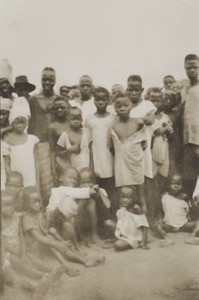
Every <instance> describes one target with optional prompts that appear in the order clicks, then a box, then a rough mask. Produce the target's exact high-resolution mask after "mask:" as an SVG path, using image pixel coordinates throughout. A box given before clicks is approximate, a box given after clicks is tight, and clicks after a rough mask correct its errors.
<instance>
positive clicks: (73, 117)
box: [57, 107, 90, 171]
mask: <svg viewBox="0 0 199 300" xmlns="http://www.w3.org/2000/svg"><path fill="white" fill-rule="evenodd" d="M68 118H69V128H68V129H67V130H66V131H64V132H63V133H62V134H61V136H60V138H59V139H58V142H57V145H58V147H57V149H58V155H59V156H60V157H64V156H65V157H67V156H69V159H70V163H71V166H72V167H74V168H75V169H77V170H78V171H79V170H81V169H82V168H85V167H89V165H90V150H89V144H90V135H89V131H88V129H87V128H84V127H83V128H82V112H81V110H80V109H79V108H78V107H71V108H70V110H69V117H68Z"/></svg>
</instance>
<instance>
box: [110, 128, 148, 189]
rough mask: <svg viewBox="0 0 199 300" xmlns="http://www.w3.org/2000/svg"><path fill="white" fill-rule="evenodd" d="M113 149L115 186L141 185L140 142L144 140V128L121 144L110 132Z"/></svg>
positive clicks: (141, 151) (142, 175)
mask: <svg viewBox="0 0 199 300" xmlns="http://www.w3.org/2000/svg"><path fill="white" fill-rule="evenodd" d="M111 135H112V140H113V145H114V149H115V185H116V186H117V187H119V186H125V185H141V184H143V183H144V168H143V159H144V152H143V149H142V145H141V142H142V141H145V140H146V135H145V131H144V127H143V128H142V129H140V130H139V131H137V132H136V133H134V134H133V135H131V136H130V137H129V138H128V139H127V140H126V141H125V142H123V143H121V141H120V139H119V137H118V136H117V134H116V132H115V131H114V130H113V129H112V130H111Z"/></svg>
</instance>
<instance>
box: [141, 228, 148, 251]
mask: <svg viewBox="0 0 199 300" xmlns="http://www.w3.org/2000/svg"><path fill="white" fill-rule="evenodd" d="M140 228H141V230H142V241H141V243H140V248H142V249H144V250H147V249H150V248H149V246H148V245H147V242H148V228H147V227H145V226H141V227H140Z"/></svg>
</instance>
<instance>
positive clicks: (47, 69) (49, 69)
mask: <svg viewBox="0 0 199 300" xmlns="http://www.w3.org/2000/svg"><path fill="white" fill-rule="evenodd" d="M43 71H51V72H54V73H55V69H53V68H51V67H45V68H43Z"/></svg>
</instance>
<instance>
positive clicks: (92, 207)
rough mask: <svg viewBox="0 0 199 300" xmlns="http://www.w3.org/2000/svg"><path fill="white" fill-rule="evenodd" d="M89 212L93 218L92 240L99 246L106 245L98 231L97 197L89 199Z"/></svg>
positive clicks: (91, 218)
mask: <svg viewBox="0 0 199 300" xmlns="http://www.w3.org/2000/svg"><path fill="white" fill-rule="evenodd" d="M88 201H89V203H88V206H87V209H88V212H89V215H90V220H91V241H92V243H94V244H97V245H99V246H104V242H103V241H102V240H101V239H100V237H99V235H98V233H97V213H96V204H95V199H92V198H91V199H90V200H88Z"/></svg>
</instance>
